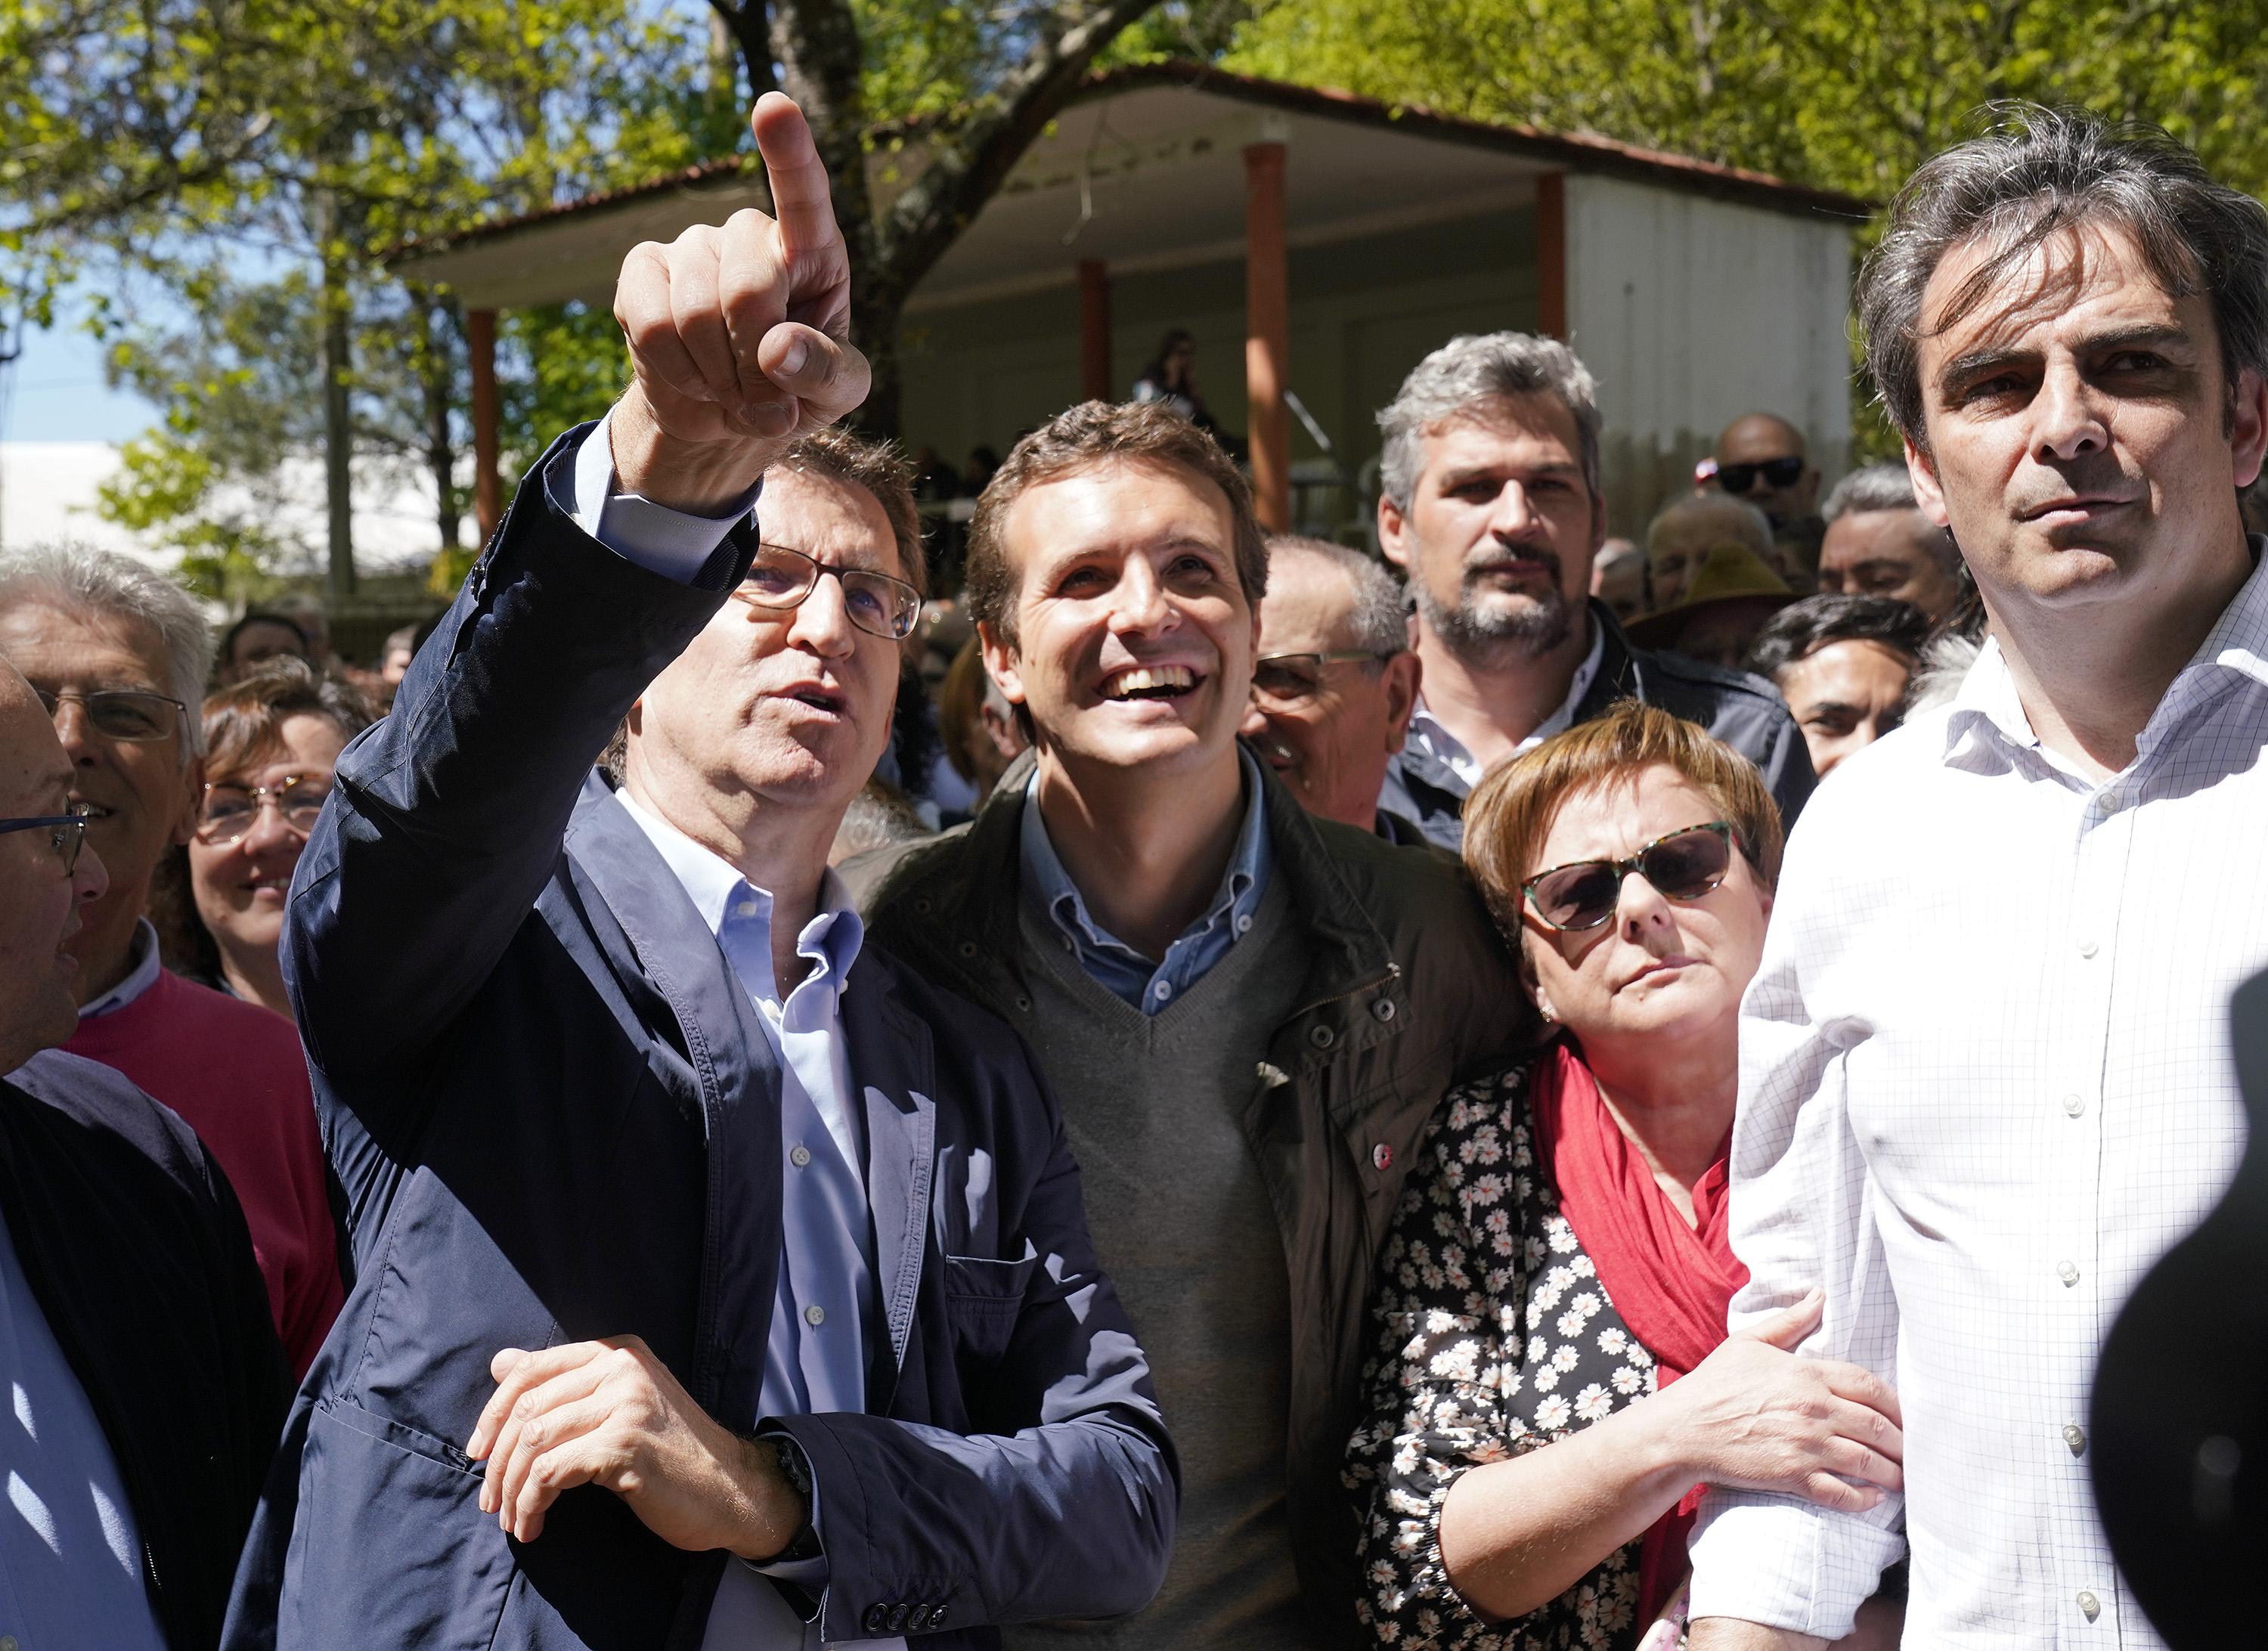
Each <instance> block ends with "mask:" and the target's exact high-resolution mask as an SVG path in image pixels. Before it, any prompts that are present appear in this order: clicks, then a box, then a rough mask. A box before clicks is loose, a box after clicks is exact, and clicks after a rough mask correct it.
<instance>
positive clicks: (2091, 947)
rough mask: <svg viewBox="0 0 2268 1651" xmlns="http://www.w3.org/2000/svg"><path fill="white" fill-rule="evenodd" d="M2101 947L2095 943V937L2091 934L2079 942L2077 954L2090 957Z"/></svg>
mask: <svg viewBox="0 0 2268 1651" xmlns="http://www.w3.org/2000/svg"><path fill="white" fill-rule="evenodd" d="M2100 950H2102V947H2098V946H2097V945H2095V937H2094V936H2093V935H2091V934H2090V935H2088V937H2087V938H2086V939H2085V940H2081V941H2080V943H2079V954H2080V956H2081V957H2092V956H2094V955H2095V953H2097V952H2098V951H2100Z"/></svg>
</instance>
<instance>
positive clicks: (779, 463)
mask: <svg viewBox="0 0 2268 1651" xmlns="http://www.w3.org/2000/svg"><path fill="white" fill-rule="evenodd" d="M772 468H775V469H786V470H803V471H806V472H808V473H810V474H812V475H825V476H831V477H833V478H834V479H835V480H836V481H838V482H844V483H849V484H850V485H851V486H852V487H859V488H864V489H865V490H866V491H867V492H869V493H871V494H872V495H873V498H874V502H875V503H876V504H877V505H880V506H881V507H882V514H883V515H884V516H885V517H886V518H887V519H888V521H889V524H890V536H891V537H892V538H893V539H895V541H896V542H897V546H898V562H899V564H900V565H901V566H902V567H903V568H904V569H905V576H906V583H907V584H909V585H910V586H913V587H914V589H915V590H917V591H918V592H920V593H921V594H922V595H924V597H926V596H927V595H928V594H929V561H928V558H927V557H926V556H924V555H923V553H922V532H921V509H920V507H919V506H918V505H916V504H915V503H914V473H913V467H912V466H910V465H909V464H908V463H907V462H906V457H905V454H904V453H902V452H901V451H900V450H899V448H898V446H897V444H896V443H895V442H888V441H874V440H872V439H868V438H867V437H865V436H859V435H854V434H853V433H851V431H847V430H844V429H842V428H840V427H839V426H837V425H834V424H827V425H823V426H821V428H820V429H817V430H814V431H812V432H811V433H810V434H809V435H807V436H799V437H797V438H796V439H795V443H794V445H793V446H791V447H789V448H788V450H787V451H786V452H785V453H782V454H780V456H779V457H778V458H777V459H775V460H773V461H772ZM763 513H764V511H763V506H762V505H761V504H759V505H757V506H756V519H757V520H758V521H762V520H763Z"/></svg>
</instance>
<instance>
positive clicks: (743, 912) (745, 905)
mask: <svg viewBox="0 0 2268 1651" xmlns="http://www.w3.org/2000/svg"><path fill="white" fill-rule="evenodd" d="M755 915H756V903H755V901H753V900H743V901H742V902H740V904H739V905H737V906H734V907H733V916H734V917H736V918H753V917H755Z"/></svg>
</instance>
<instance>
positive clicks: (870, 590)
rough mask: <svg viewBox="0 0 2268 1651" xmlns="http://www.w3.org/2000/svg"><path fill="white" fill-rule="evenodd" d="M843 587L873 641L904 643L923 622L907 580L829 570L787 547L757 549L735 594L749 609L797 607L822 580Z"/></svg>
mask: <svg viewBox="0 0 2268 1651" xmlns="http://www.w3.org/2000/svg"><path fill="white" fill-rule="evenodd" d="M822 573H832V574H833V575H834V576H835V577H836V579H840V580H841V581H842V582H843V608H844V611H845V612H847V613H848V614H849V615H850V616H851V623H852V624H854V625H856V626H858V629H859V630H863V631H865V633H866V634H867V635H868V636H870V637H881V638H886V639H887V640H888V641H891V642H903V641H904V640H905V639H906V638H908V637H909V636H911V635H913V633H914V626H915V624H916V623H917V622H918V621H919V620H920V618H921V593H919V592H918V591H917V590H915V589H914V587H913V586H910V585H909V584H907V583H906V582H905V581H904V580H903V579H892V578H891V577H890V576H889V575H888V574H887V573H876V572H873V571H871V570H869V569H866V568H838V567H830V566H828V564H826V563H824V562H821V561H818V560H816V559H815V558H814V557H811V556H806V555H804V553H803V552H802V551H800V550H791V549H788V548H787V547H786V546H785V545H784V544H768V545H759V546H758V547H757V548H756V559H755V562H754V563H753V564H750V565H749V568H748V577H747V579H742V580H741V581H740V588H739V589H737V590H735V591H734V592H733V598H734V600H736V601H743V602H746V603H747V605H748V606H749V607H751V608H796V607H799V606H801V605H802V603H803V601H804V599H805V598H806V597H807V596H809V595H810V594H811V593H812V592H814V591H815V590H817V589H818V588H819V576H820V575H821V574H822Z"/></svg>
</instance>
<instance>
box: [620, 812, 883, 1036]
mask: <svg viewBox="0 0 2268 1651" xmlns="http://www.w3.org/2000/svg"><path fill="white" fill-rule="evenodd" d="M615 801H617V802H619V803H621V804H622V807H623V808H624V810H626V811H627V812H628V813H629V814H630V818H631V819H632V820H634V821H636V822H637V825H638V829H640V830H642V831H644V833H645V835H646V838H647V840H648V841H649V842H651V843H652V844H653V847H654V851H655V852H656V853H658V854H659V855H660V856H661V858H662V861H663V863H664V864H665V865H666V866H668V867H669V869H670V871H671V872H672V873H674V875H675V876H676V878H677V881H679V883H681V885H683V887H684V889H685V894H686V897H687V898H688V899H689V900H691V901H692V902H693V909H694V910H696V912H698V913H699V914H700V916H701V921H702V922H703V923H704V924H705V925H708V928H709V932H711V934H713V935H715V936H716V937H717V939H718V942H719V943H720V944H725V951H726V954H727V955H728V956H730V957H732V958H733V966H734V968H735V969H736V970H740V972H741V973H742V975H743V977H746V976H747V973H748V972H749V971H750V970H753V969H755V967H756V965H757V962H758V960H759V959H760V960H761V962H762V981H761V983H752V984H756V985H758V986H759V995H760V996H762V997H766V998H770V999H775V1000H777V997H778V985H777V982H776V981H774V980H773V979H772V977H771V927H772V896H771V893H770V890H768V889H763V888H757V887H756V886H755V884H754V883H752V882H750V881H748V880H747V878H745V877H743V876H741V875H740V872H739V871H738V869H736V868H735V867H734V866H732V865H731V864H730V863H728V862H727V861H725V859H723V858H722V857H720V856H719V855H718V854H717V853H715V852H714V851H711V850H710V849H708V848H705V847H703V845H702V844H698V843H696V842H695V841H694V840H693V839H692V838H691V837H688V836H686V835H685V833H683V832H682V831H680V830H679V829H677V828H676V827H675V826H674V825H672V824H670V823H669V822H667V821H666V820H664V819H662V818H660V817H659V815H656V814H652V813H649V812H648V811H647V810H646V809H644V808H642V807H639V806H638V805H637V801H636V800H633V799H632V797H631V796H630V792H629V790H628V789H627V788H625V789H622V790H618V791H616V792H615ZM865 933H866V930H865V924H864V923H863V922H862V921H861V920H860V918H859V917H858V910H857V908H856V906H855V904H854V903H853V902H852V901H851V891H850V889H849V888H847V887H846V886H845V885H844V883H843V880H842V878H840V877H838V876H837V875H836V873H835V869H834V867H832V866H829V867H828V870H827V872H826V873H825V875H823V876H822V877H821V879H820V881H819V910H818V912H817V914H816V915H815V916H814V917H813V918H812V919H811V921H810V922H808V923H806V924H805V925H803V932H802V933H800V934H799V935H797V936H796V940H795V949H796V954H797V955H798V956H799V957H806V958H809V959H810V960H811V961H812V962H813V963H814V964H815V965H816V966H817V967H815V968H814V969H813V970H812V972H811V973H810V974H809V975H807V976H806V977H804V981H803V983H802V984H803V986H815V987H820V988H823V989H826V990H831V991H842V990H843V984H844V983H845V982H846V981H848V980H849V978H850V976H851V965H852V964H853V963H855V962H858V951H859V947H861V946H862V945H863V944H864V943H865ZM728 941H729V942H730V943H729V944H727V943H726V942H728ZM744 960H745V962H746V965H747V967H746V968H743V967H742V964H743V961H744ZM801 989H802V987H799V988H798V990H801Z"/></svg>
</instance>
